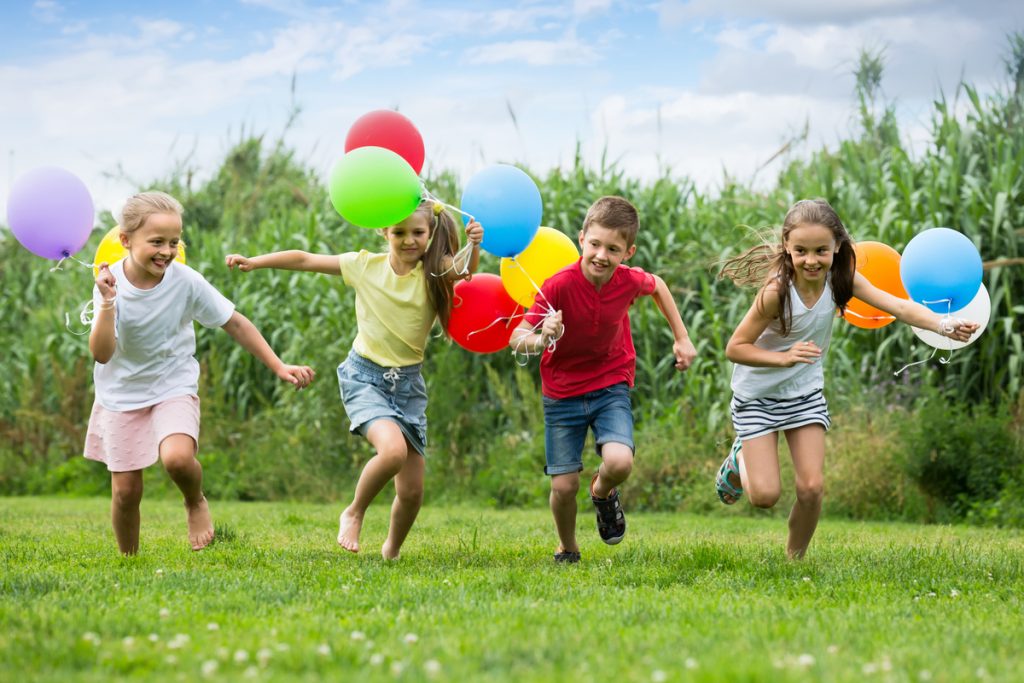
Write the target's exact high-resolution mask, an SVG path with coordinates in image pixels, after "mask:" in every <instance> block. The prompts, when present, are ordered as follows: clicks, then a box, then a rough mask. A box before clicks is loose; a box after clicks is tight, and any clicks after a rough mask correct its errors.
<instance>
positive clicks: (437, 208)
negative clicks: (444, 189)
mask: <svg viewBox="0 0 1024 683" xmlns="http://www.w3.org/2000/svg"><path fill="white" fill-rule="evenodd" d="M442 211H444V204H442V203H441V202H434V215H435V216H440V215H441V212H442Z"/></svg>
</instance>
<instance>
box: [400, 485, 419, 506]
mask: <svg viewBox="0 0 1024 683" xmlns="http://www.w3.org/2000/svg"><path fill="white" fill-rule="evenodd" d="M395 497H396V498H398V502H400V503H401V504H402V505H404V506H406V507H413V506H416V507H419V506H420V505H421V504H422V503H423V487H422V486H403V487H397V486H396V487H395Z"/></svg>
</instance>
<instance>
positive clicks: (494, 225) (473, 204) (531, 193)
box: [461, 164, 543, 257]
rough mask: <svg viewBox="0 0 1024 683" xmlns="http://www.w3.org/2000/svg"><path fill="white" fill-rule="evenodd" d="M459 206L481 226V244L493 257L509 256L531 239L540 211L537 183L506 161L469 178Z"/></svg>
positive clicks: (521, 248)
mask: <svg viewBox="0 0 1024 683" xmlns="http://www.w3.org/2000/svg"><path fill="white" fill-rule="evenodd" d="M461 208H462V210H463V211H465V212H466V213H468V214H470V215H471V216H473V218H475V219H476V220H477V221H478V222H479V223H480V225H481V226H483V229H484V239H483V242H482V243H481V244H480V246H481V247H482V248H483V249H485V250H486V251H488V252H490V253H492V254H494V255H495V256H509V257H511V256H515V255H516V254H518V253H519V252H521V251H522V250H523V249H526V247H527V246H528V245H529V244H530V242H531V241H532V240H533V236H534V235H535V234H537V229H538V228H540V219H541V213H542V211H543V208H542V206H541V201H540V190H538V189H537V184H536V183H535V182H533V179H532V178H530V176H528V175H526V173H524V172H523V171H521V170H519V169H518V168H516V167H515V166H508V165H506V164H498V165H496V166H490V167H488V168H485V169H484V170H482V171H480V172H479V173H477V174H476V175H474V176H473V177H472V178H470V179H469V182H468V183H466V189H465V190H464V191H463V192H462V207H461ZM464 220H467V221H468V220H469V219H466V218H464Z"/></svg>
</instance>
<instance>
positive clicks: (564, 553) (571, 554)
mask: <svg viewBox="0 0 1024 683" xmlns="http://www.w3.org/2000/svg"><path fill="white" fill-rule="evenodd" d="M579 561H580V552H579V551H578V550H576V551H572V550H559V551H558V552H557V553H555V562H556V563H558V564H576V563H577V562H579Z"/></svg>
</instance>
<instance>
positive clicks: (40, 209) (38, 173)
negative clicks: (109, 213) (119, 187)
mask: <svg viewBox="0 0 1024 683" xmlns="http://www.w3.org/2000/svg"><path fill="white" fill-rule="evenodd" d="M94 214H95V210H94V208H93V204H92V196H90V195H89V190H88V188H86V186H85V183H83V182H82V181H81V180H79V179H78V177H77V176H76V175H74V174H73V173H70V172H68V171H65V170H64V169H62V168H57V167H55V166H41V167H39V168H34V169H32V170H31V171H29V172H27V173H25V174H24V175H22V176H21V177H19V178H18V179H17V180H16V181H14V186H13V187H11V193H10V195H8V197H7V224H8V225H9V226H11V232H12V233H14V237H15V238H17V240H18V241H19V242H21V245H22V246H23V247H25V248H26V249H28V250H29V251H31V252H32V253H33V254H35V255H36V256H42V257H43V258H49V259H60V258H64V257H66V256H70V255H71V254H74V253H75V252H76V251H78V250H79V249H81V248H82V247H84V246H85V243H86V241H87V240H88V239H89V233H91V232H92V228H93V223H94V219H95V215H94Z"/></svg>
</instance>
